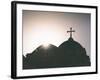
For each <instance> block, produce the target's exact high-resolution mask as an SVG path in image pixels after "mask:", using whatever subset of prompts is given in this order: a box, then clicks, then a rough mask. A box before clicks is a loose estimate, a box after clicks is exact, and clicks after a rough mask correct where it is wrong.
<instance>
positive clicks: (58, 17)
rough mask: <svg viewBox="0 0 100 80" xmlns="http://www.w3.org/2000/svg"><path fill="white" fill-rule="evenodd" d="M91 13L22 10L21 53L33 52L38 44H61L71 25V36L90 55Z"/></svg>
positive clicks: (66, 36) (65, 39)
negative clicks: (72, 31)
mask: <svg viewBox="0 0 100 80" xmlns="http://www.w3.org/2000/svg"><path fill="white" fill-rule="evenodd" d="M90 20H91V15H90V14H89V13H71V12H53V11H34V10H23V12H22V27H23V55H26V54H28V53H31V52H33V51H34V50H35V49H36V48H37V47H39V46H40V45H47V44H53V45H55V46H57V47H58V46H59V45H61V44H62V43H63V42H64V41H67V40H68V38H69V37H70V34H69V33H67V31H69V30H70V27H72V29H73V30H75V32H74V33H73V34H72V37H73V39H74V40H75V41H77V42H79V43H80V44H81V45H82V46H83V47H84V48H85V49H86V52H87V55H88V56H90V53H91V52H90V46H91V44H90V43H91V42H90V39H91V37H90V36H91V35H90V34H91V33H90V32H91V25H90V24H91V22H90Z"/></svg>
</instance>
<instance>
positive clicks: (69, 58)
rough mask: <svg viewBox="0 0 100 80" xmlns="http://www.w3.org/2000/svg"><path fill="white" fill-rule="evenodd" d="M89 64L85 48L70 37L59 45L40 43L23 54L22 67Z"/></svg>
mask: <svg viewBox="0 0 100 80" xmlns="http://www.w3.org/2000/svg"><path fill="white" fill-rule="evenodd" d="M75 66H90V59H89V56H87V55H86V50H85V48H83V47H82V46H81V45H80V44H79V43H78V42H76V41H74V40H73V38H72V37H70V38H69V39H68V41H65V42H63V43H62V44H61V45H60V46H59V47H56V46H54V45H52V44H49V46H48V47H47V48H45V47H44V46H43V45H40V46H39V47H38V48H36V50H34V51H33V52H32V53H30V54H27V55H26V57H24V56H23V69H35V68H54V67H75Z"/></svg>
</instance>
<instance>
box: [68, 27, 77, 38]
mask: <svg viewBox="0 0 100 80" xmlns="http://www.w3.org/2000/svg"><path fill="white" fill-rule="evenodd" d="M69 32H70V37H71V38H72V32H75V30H72V27H71V28H70V31H67V33H69Z"/></svg>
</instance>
